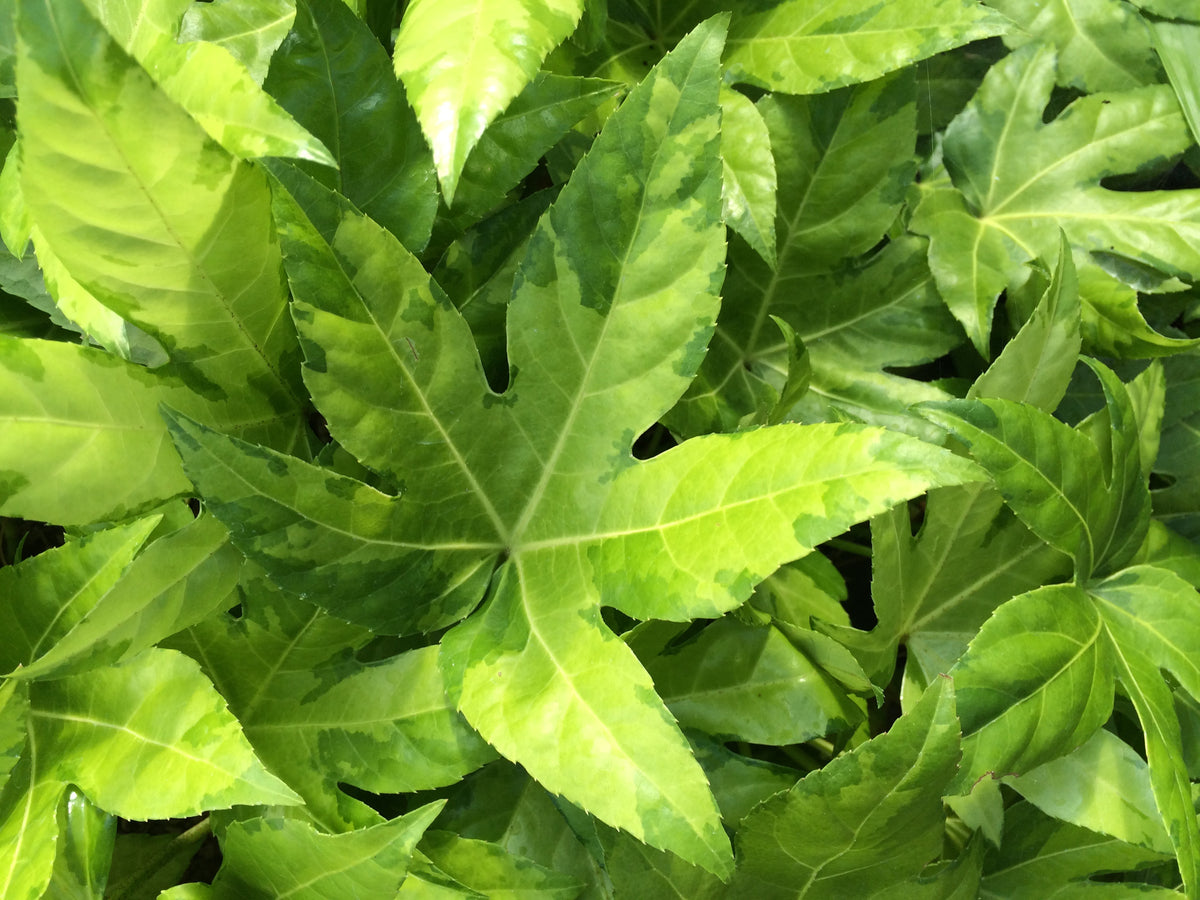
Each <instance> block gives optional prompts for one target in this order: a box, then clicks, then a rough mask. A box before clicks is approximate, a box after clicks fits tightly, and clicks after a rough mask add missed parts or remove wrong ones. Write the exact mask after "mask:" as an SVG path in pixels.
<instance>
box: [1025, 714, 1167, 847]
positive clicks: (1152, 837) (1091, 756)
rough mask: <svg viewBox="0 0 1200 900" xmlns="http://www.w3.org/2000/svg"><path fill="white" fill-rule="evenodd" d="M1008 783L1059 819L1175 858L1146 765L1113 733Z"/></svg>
mask: <svg viewBox="0 0 1200 900" xmlns="http://www.w3.org/2000/svg"><path fill="white" fill-rule="evenodd" d="M1005 783H1006V784H1008V785H1009V786H1010V787H1012V788H1014V789H1015V790H1016V791H1018V792H1019V793H1020V794H1021V796H1023V797H1024V798H1025V799H1026V800H1028V801H1030V802H1031V803H1033V804H1034V805H1035V806H1037V807H1038V809H1040V810H1042V811H1043V812H1045V813H1047V814H1048V815H1052V816H1054V817H1055V818H1056V819H1060V820H1061V821H1064V822H1071V823H1073V824H1075V825H1079V826H1082V827H1084V828H1087V829H1089V830H1091V831H1096V832H1099V833H1100V834H1109V835H1112V836H1113V837H1115V838H1119V839H1120V840H1123V841H1125V842H1127V843H1130V844H1138V845H1139V846H1142V847H1149V848H1150V849H1152V850H1157V851H1158V852H1159V853H1170V852H1171V841H1170V839H1169V838H1168V837H1167V832H1166V829H1164V828H1163V825H1162V821H1161V817H1160V815H1159V812H1158V808H1157V807H1156V806H1155V805H1154V792H1153V790H1152V788H1151V785H1150V772H1149V769H1148V767H1147V766H1146V761H1145V760H1144V759H1142V758H1141V757H1140V756H1138V754H1137V751H1135V750H1134V749H1133V748H1132V747H1130V746H1129V745H1128V744H1126V743H1125V742H1124V741H1123V740H1121V739H1120V738H1118V737H1117V736H1116V735H1115V734H1113V733H1112V732H1110V731H1105V730H1104V729H1101V730H1099V731H1097V732H1096V733H1095V734H1093V735H1092V736H1091V737H1090V738H1088V739H1087V740H1086V741H1085V742H1084V743H1083V744H1082V745H1080V746H1079V747H1078V748H1076V749H1075V750H1073V751H1071V752H1070V753H1068V754H1067V755H1066V756H1062V757H1059V758H1058V759H1055V760H1051V761H1050V762H1047V763H1043V764H1042V765H1040V766H1038V767H1037V768H1035V769H1031V770H1030V771H1028V772H1026V773H1025V774H1024V775H1021V776H1020V777H1019V778H1009V779H1006V780H1005Z"/></svg>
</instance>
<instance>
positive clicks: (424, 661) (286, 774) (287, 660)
mask: <svg viewBox="0 0 1200 900" xmlns="http://www.w3.org/2000/svg"><path fill="white" fill-rule="evenodd" d="M371 637H372V635H371V634H370V632H368V631H366V630H365V629H362V628H358V627H356V626H352V625H348V624H346V623H345V622H340V621H338V620H336V619H333V618H332V617H330V616H327V615H325V614H323V613H321V612H320V611H319V610H317V609H316V608H314V607H312V606H309V605H307V604H304V603H297V602H296V601H295V600H294V599H292V598H282V597H280V596H278V591H271V590H270V589H269V588H267V587H266V586H264V585H263V584H262V582H261V580H253V581H250V582H249V583H248V585H247V586H246V588H245V592H244V594H243V603H242V616H241V617H240V618H238V619H236V620H234V619H232V618H230V617H226V616H221V617H214V618H212V619H209V620H208V621H205V622H203V623H200V624H199V625H196V626H195V627H193V628H191V629H190V630H189V631H188V632H187V634H186V635H181V636H179V637H178V638H176V639H174V640H173V641H172V644H173V645H174V646H176V647H178V648H180V649H182V650H184V651H185V652H187V653H189V654H190V655H192V656H193V657H195V658H196V659H198V660H201V661H202V662H203V664H204V666H205V670H206V673H207V674H208V675H209V677H211V678H212V680H213V682H214V683H215V684H217V685H218V686H219V687H220V689H221V691H222V693H223V694H224V696H225V697H227V698H228V699H229V703H230V707H231V709H232V710H233V712H234V714H235V715H236V716H237V717H238V721H239V722H241V723H242V726H243V728H244V729H245V732H246V736H247V738H248V739H249V740H250V743H251V744H252V745H253V747H254V749H255V752H256V753H257V754H258V755H259V756H260V758H262V759H263V761H264V762H266V763H267V764H268V765H269V766H271V768H272V770H273V771H274V772H275V773H276V774H278V775H279V776H280V777H282V778H283V779H284V780H285V781H286V782H288V784H289V785H290V786H291V787H292V788H294V789H295V790H296V791H297V792H299V793H300V794H301V795H302V796H303V797H304V799H305V802H306V804H307V809H306V814H307V815H308V816H309V817H311V818H312V819H313V820H314V821H315V822H317V823H318V824H319V825H321V826H323V827H325V828H327V829H329V830H332V831H341V830H345V829H346V828H348V827H353V826H356V825H359V826H361V825H370V824H373V823H374V822H376V821H378V816H377V814H375V813H374V812H371V811H370V810H369V809H367V807H366V806H365V805H362V804H359V803H357V802H356V801H352V800H351V799H350V798H349V797H348V796H347V795H346V794H344V793H343V792H342V791H340V790H339V788H338V784H339V783H346V784H351V785H354V786H355V787H358V788H362V789H365V790H372V791H377V792H380V793H396V792H401V791H418V790H429V789H432V788H437V787H442V786H444V785H447V784H452V783H454V782H455V781H457V780H459V779H460V778H461V777H462V776H463V775H465V774H466V773H468V772H470V771H472V770H474V769H476V768H478V767H479V766H481V765H483V764H484V763H486V762H488V761H490V760H491V759H493V758H494V753H492V751H491V750H490V749H489V748H488V747H487V745H486V744H484V742H483V741H482V740H480V738H479V737H478V736H477V735H476V734H475V733H474V732H473V731H472V730H471V729H470V728H469V727H468V726H467V725H466V723H464V722H463V721H462V718H461V717H460V716H459V715H458V714H457V713H456V712H455V711H454V710H453V709H452V708H451V707H450V705H449V704H448V703H447V701H446V698H445V694H444V691H443V688H442V678H441V674H440V672H439V670H438V667H437V649H436V648H435V647H425V648H421V649H417V650H411V651H408V652H406V653H401V654H399V655H397V656H393V657H390V658H388V659H385V660H381V661H378V662H374V663H370V664H366V663H361V662H357V661H355V660H348V659H346V656H347V655H349V654H351V653H353V652H354V651H356V650H359V649H360V648H361V647H362V646H363V645H364V644H366V643H367V642H368V641H369V640H370V638H371Z"/></svg>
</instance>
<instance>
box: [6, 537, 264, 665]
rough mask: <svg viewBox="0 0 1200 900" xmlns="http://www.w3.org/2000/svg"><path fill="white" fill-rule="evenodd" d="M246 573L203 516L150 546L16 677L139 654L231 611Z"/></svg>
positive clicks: (236, 556) (227, 542)
mask: <svg viewBox="0 0 1200 900" xmlns="http://www.w3.org/2000/svg"><path fill="white" fill-rule="evenodd" d="M85 540H86V539H85ZM56 552H58V551H48V552H47V553H44V554H41V556H48V555H50V554H53V553H56ZM41 556H38V557H35V559H40V558H41ZM3 571H7V570H0V573H2V572H3ZM241 572H242V557H241V554H239V553H238V551H237V550H235V549H234V548H233V546H232V545H230V543H229V534H228V532H226V530H225V528H224V526H222V525H221V524H220V522H218V521H217V520H216V519H215V518H214V517H213V516H203V517H201V518H200V519H197V520H196V521H195V522H192V523H190V524H189V525H187V526H185V527H184V528H181V529H180V530H179V531H177V532H174V533H173V534H169V535H167V536H166V537H163V538H160V539H159V540H157V541H155V542H154V543H152V544H151V545H150V546H149V547H147V548H146V549H145V551H143V552H142V553H141V554H139V555H138V557H137V558H136V559H135V560H134V561H133V562H132V563H131V564H130V565H129V567H128V569H126V570H125V571H124V572H123V573H122V575H121V578H120V580H119V581H117V582H116V583H115V584H114V585H112V587H111V588H109V589H108V590H107V592H105V593H104V594H103V596H101V597H100V598H99V600H98V601H97V602H96V604H95V605H94V606H92V607H91V608H90V609H88V610H87V611H86V613H85V615H84V616H83V618H82V619H81V620H80V621H79V623H78V624H76V625H74V627H72V628H71V629H70V631H67V632H65V633H64V634H62V635H61V636H60V637H59V639H58V640H57V641H55V643H54V645H53V646H52V647H50V648H49V649H48V650H47V651H46V652H44V653H42V654H41V655H40V656H38V657H37V658H36V659H35V660H33V662H31V663H30V664H28V665H25V666H23V667H22V668H20V669H18V670H17V671H15V672H13V673H12V677H15V678H45V677H60V676H62V675H66V674H76V673H79V672H83V671H86V670H88V669H95V668H97V667H99V666H103V665H109V664H111V663H115V662H119V661H120V660H123V659H128V658H130V657H132V656H135V655H137V654H138V653H141V652H142V651H143V650H146V649H148V648H149V647H152V646H154V645H155V644H157V643H158V642H159V641H161V640H162V639H163V638H165V637H168V636H170V635H172V634H175V633H176V632H178V631H182V630H183V629H184V628H188V627H189V626H191V625H194V624H196V623H197V622H199V621H201V620H202V619H205V618H207V617H208V616H209V615H211V614H212V613H214V612H218V611H220V610H223V609H227V608H229V607H231V606H233V605H234V603H235V595H234V593H233V592H234V589H235V586H236V584H237V580H238V577H239V575H240V574H241Z"/></svg>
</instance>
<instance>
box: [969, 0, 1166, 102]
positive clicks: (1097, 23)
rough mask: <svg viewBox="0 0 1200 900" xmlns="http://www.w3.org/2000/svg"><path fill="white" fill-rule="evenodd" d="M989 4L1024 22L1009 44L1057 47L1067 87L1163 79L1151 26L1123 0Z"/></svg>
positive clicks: (1101, 87)
mask: <svg viewBox="0 0 1200 900" xmlns="http://www.w3.org/2000/svg"><path fill="white" fill-rule="evenodd" d="M988 6H991V7H994V8H996V9H998V10H1000V12H1002V13H1004V14H1005V15H1006V16H1008V17H1009V18H1010V19H1012V20H1013V21H1014V22H1016V23H1017V24H1018V25H1020V26H1021V29H1020V30H1018V29H1013V30H1012V31H1009V32H1008V33H1007V34H1006V35H1005V36H1004V41H1005V43H1006V44H1008V45H1009V46H1010V47H1013V48H1016V47H1020V46H1024V45H1025V44H1028V43H1030V42H1031V41H1042V42H1044V43H1046V44H1051V45H1053V46H1054V47H1055V48H1056V49H1057V50H1058V78H1057V81H1058V83H1059V84H1060V85H1063V86H1064V87H1073V88H1078V89H1079V90H1082V91H1087V92H1089V93H1094V92H1096V91H1121V90H1128V89H1130V88H1136V87H1141V86H1143V85H1147V84H1153V83H1154V82H1156V81H1158V80H1159V67H1158V61H1157V60H1156V59H1155V56H1154V47H1153V44H1152V42H1151V38H1150V29H1149V28H1148V27H1147V25H1146V21H1145V20H1144V19H1143V18H1142V17H1141V16H1139V15H1138V14H1137V12H1136V11H1135V10H1133V9H1130V8H1129V7H1128V6H1126V5H1125V4H1123V3H1108V2H1105V0H1051V2H1049V3H1039V4H1031V3H1021V2H1019V0H988Z"/></svg>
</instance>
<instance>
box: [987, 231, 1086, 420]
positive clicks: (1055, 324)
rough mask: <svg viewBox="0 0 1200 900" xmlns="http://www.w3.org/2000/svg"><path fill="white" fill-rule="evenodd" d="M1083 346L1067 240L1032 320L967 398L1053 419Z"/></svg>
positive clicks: (1074, 281) (1001, 353) (1077, 295)
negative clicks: (1017, 406)
mask: <svg viewBox="0 0 1200 900" xmlns="http://www.w3.org/2000/svg"><path fill="white" fill-rule="evenodd" d="M1080 346H1081V341H1080V336H1079V283H1078V281H1077V279H1076V277H1075V263H1074V262H1073V261H1072V259H1071V248H1070V245H1069V244H1067V241H1066V238H1065V236H1064V237H1063V239H1062V240H1061V241H1060V243H1059V250H1058V262H1057V263H1056V264H1055V266H1054V272H1053V274H1052V275H1051V277H1050V282H1049V284H1047V286H1046V290H1045V293H1043V294H1042V298H1041V300H1039V301H1038V305H1037V307H1036V308H1035V309H1034V311H1033V314H1032V315H1031V316H1030V317H1029V319H1028V320H1027V321H1026V322H1025V324H1024V325H1022V326H1021V330H1020V331H1018V332H1017V333H1016V335H1014V336H1013V338H1012V340H1010V341H1009V342H1008V343H1007V344H1005V345H1004V349H1003V350H1002V351H1001V352H1000V355H999V356H997V357H996V360H995V361H994V362H993V363H992V364H991V365H990V366H988V368H987V371H985V372H984V373H983V374H982V375H980V376H979V377H978V378H977V379H975V383H974V384H972V385H971V390H970V391H968V392H967V398H968V399H972V398H975V397H994V398H997V399H1002V400H1014V401H1016V402H1018V403H1028V404H1030V405H1032V406H1036V407H1037V408H1038V409H1041V410H1044V411H1045V412H1049V413H1052V412H1054V410H1055V409H1056V408H1057V407H1058V404H1059V402H1060V401H1061V400H1062V398H1063V395H1064V394H1066V392H1067V385H1068V384H1069V383H1070V381H1071V373H1072V372H1074V371H1075V363H1076V361H1077V360H1078V359H1079V348H1080Z"/></svg>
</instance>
